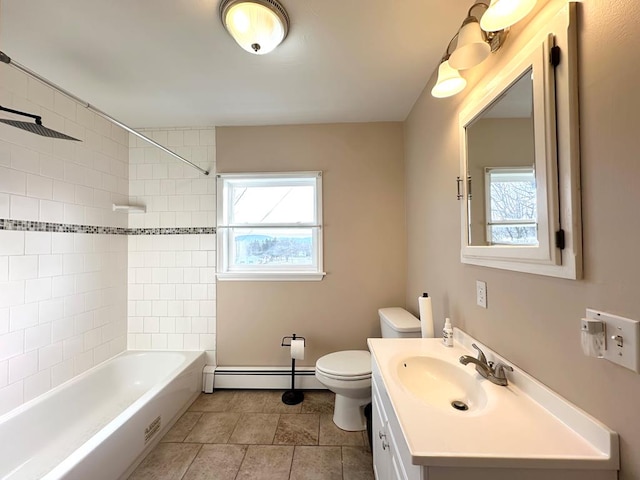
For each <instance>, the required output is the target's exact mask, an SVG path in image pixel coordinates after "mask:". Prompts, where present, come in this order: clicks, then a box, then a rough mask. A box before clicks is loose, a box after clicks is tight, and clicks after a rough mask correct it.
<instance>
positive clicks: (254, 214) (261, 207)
mask: <svg viewBox="0 0 640 480" xmlns="http://www.w3.org/2000/svg"><path fill="white" fill-rule="evenodd" d="M312 181H313V180H312ZM231 194H232V197H231V200H232V202H233V204H232V208H231V219H230V221H231V222H232V223H236V224H238V223H253V224H256V223H316V218H315V211H316V207H315V202H316V192H315V187H314V185H309V184H307V185H277V186H265V185H255V186H247V185H234V186H233V187H232V192H231Z"/></svg>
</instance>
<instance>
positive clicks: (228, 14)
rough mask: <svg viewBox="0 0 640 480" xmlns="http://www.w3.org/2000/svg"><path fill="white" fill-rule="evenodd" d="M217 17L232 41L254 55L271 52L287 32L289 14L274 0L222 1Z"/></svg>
mask: <svg viewBox="0 0 640 480" xmlns="http://www.w3.org/2000/svg"><path fill="white" fill-rule="evenodd" d="M220 18H221V20H222V24H223V25H224V28H226V29H227V32H229V34H230V35H231V36H232V37H233V39H234V40H235V41H236V43H237V44H238V45H240V46H241V47H242V48H243V49H244V50H246V51H247V52H249V53H254V54H256V55H264V54H265V53H269V52H270V51H272V50H273V49H274V48H276V47H277V46H278V45H280V43H281V42H282V41H283V40H284V39H285V37H286V36H287V33H288V32H289V15H288V14H287V12H286V10H285V9H284V7H283V6H282V5H281V4H280V3H279V2H278V1H276V0H222V3H221V4H220Z"/></svg>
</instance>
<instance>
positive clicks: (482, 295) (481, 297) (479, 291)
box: [476, 280, 487, 308]
mask: <svg viewBox="0 0 640 480" xmlns="http://www.w3.org/2000/svg"><path fill="white" fill-rule="evenodd" d="M476 303H477V304H478V306H479V307H482V308H487V282H483V281H480V280H476Z"/></svg>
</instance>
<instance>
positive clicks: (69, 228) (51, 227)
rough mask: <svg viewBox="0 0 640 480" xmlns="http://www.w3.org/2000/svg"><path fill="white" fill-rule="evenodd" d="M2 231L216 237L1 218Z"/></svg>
mask: <svg viewBox="0 0 640 480" xmlns="http://www.w3.org/2000/svg"><path fill="white" fill-rule="evenodd" d="M0 230H18V231H23V232H57V233H89V234H97V235H214V234H215V233H216V227H172V228H123V227H99V226H96V225H76V224H70V223H51V222H34V221H31V220H11V219H9V218H0Z"/></svg>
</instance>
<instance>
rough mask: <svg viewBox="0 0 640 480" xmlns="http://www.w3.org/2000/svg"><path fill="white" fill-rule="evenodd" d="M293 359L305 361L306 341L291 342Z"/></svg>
mask: <svg viewBox="0 0 640 480" xmlns="http://www.w3.org/2000/svg"><path fill="white" fill-rule="evenodd" d="M291 358H293V359H294V360H304V340H291Z"/></svg>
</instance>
